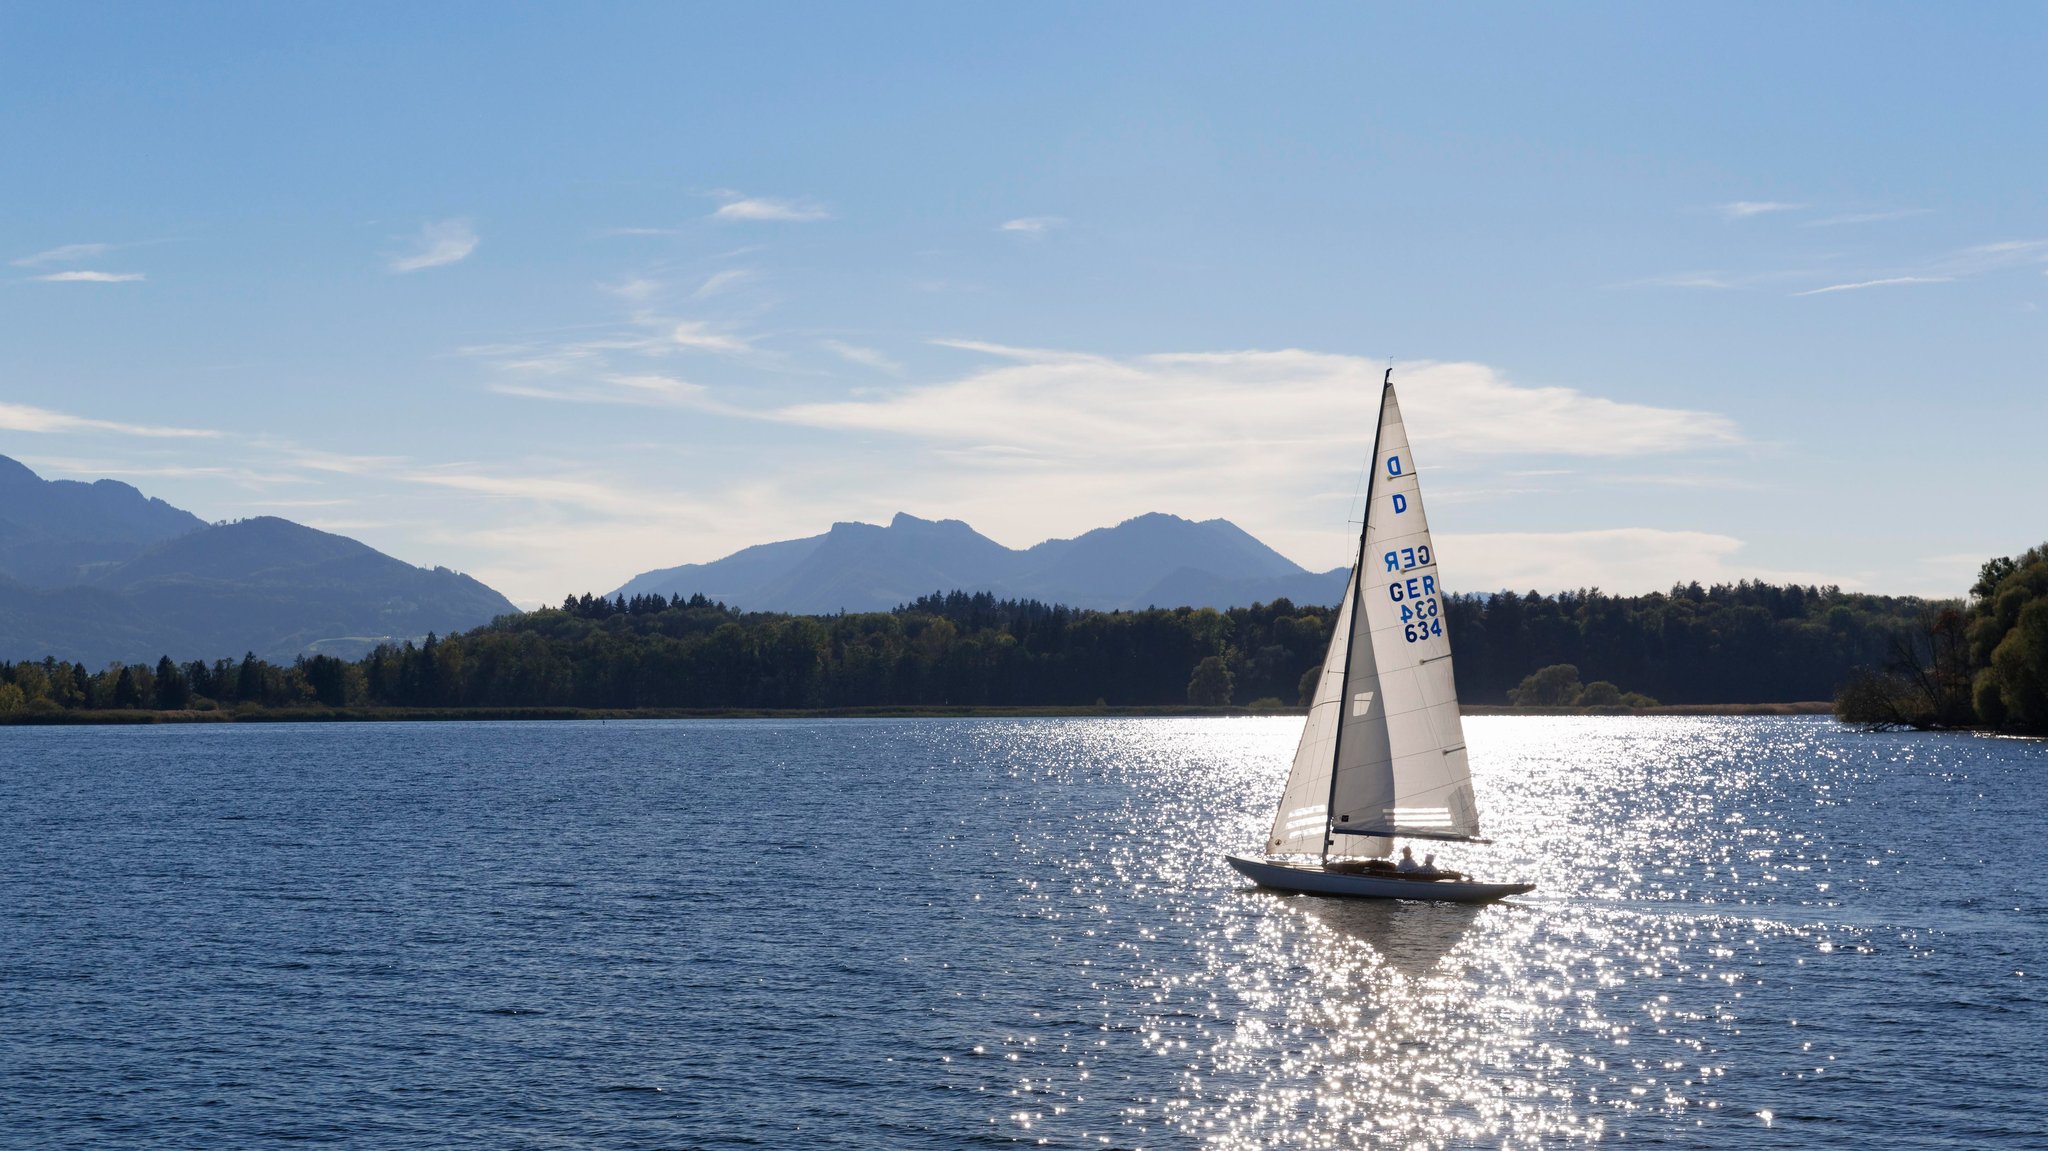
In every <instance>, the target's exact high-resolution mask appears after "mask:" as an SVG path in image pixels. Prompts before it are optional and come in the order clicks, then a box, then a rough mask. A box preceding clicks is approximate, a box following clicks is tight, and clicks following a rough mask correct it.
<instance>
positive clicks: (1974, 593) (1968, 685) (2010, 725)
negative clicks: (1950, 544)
mask: <svg viewBox="0 0 2048 1151" xmlns="http://www.w3.org/2000/svg"><path fill="white" fill-rule="evenodd" d="M1835 714H1836V716H1837V717H1839V718H1840V719H1842V720H1843V721H1845V722H1848V723H1857V724H1862V725H1863V726H1865V727H1871V728H1897V727H1911V728H1919V729H1931V728H1983V729H1989V730H1998V731H2014V732H2026V733H2048V544H2043V545H2041V546H2040V547H2036V548H2031V549H2029V550H2027V551H2025V552H2023V553H2021V554H2020V555H2017V556H2001V557H1999V558H1997V559H1994V560H1990V561H1988V562H1987V563H1985V564H1984V566H1983V568H1982V569H1981V570H1980V571H1979V572H1978V574H1977V582H1976V584H1975V585H1973V586H1972V587H1971V588H1970V596H1969V599H1968V600H1967V601H1965V602H1964V603H1962V604H1937V605H1934V606H1933V607H1932V608H1931V609H1930V610H1928V611H1926V612H1923V613H1921V615H1920V617H1919V618H1918V619H1916V620H1915V621H1913V624H1912V626H1910V627H1907V628H1902V629H1900V630H1899V631H1898V632H1896V633H1895V634H1894V635H1893V637H1892V640H1891V643H1890V646H1889V647H1888V649H1887V651H1886V653H1885V658H1884V659H1883V660H1880V661H1873V662H1872V663H1870V664H1867V665H1865V666H1864V667H1861V668H1859V669H1857V670H1856V671H1855V672H1854V673H1853V674H1852V675H1851V676H1850V679H1849V681H1848V682H1847V683H1846V684H1845V685H1844V687H1843V689H1842V691H1841V692H1840V693H1839V694H1838V695H1837V697H1836V702H1835Z"/></svg>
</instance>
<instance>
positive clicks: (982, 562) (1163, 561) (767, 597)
mask: <svg viewBox="0 0 2048 1151" xmlns="http://www.w3.org/2000/svg"><path fill="white" fill-rule="evenodd" d="M1343 585H1344V580H1343V574H1342V573H1341V572H1339V573H1335V574H1334V575H1333V574H1332V573H1328V572H1324V573H1312V572H1308V571H1306V570H1304V569H1303V568H1302V567H1301V566H1300V565H1298V564H1296V563H1294V562H1293V561H1292V560H1289V559H1288V558H1287V557H1285V556H1283V555H1281V554H1280V553H1278V552H1276V551H1274V550H1273V549H1271V548H1269V547H1267V546H1266V545H1264V544H1262V543H1260V542H1259V541H1258V540H1257V539H1256V538H1255V537H1253V536H1252V535H1251V534H1250V533H1248V532H1246V531H1245V530H1244V529H1242V528H1240V527H1238V526H1237V525H1236V524H1233V523H1231V522H1230V521H1229V520H1226V519H1220V518H1219V519H1209V520H1202V521H1199V522H1198V521H1195V520H1190V519H1186V518H1184V517H1181V516H1177V515H1171V514H1169V513H1166V512H1146V513H1144V514H1143V515H1137V516H1132V517H1131V518H1129V519H1126V520H1124V521H1123V522H1122V523H1119V524H1117V525H1116V526H1115V527H1106V528H1096V529H1094V530H1092V531H1088V532H1084V533H1082V534H1081V535H1079V536H1076V537H1074V538H1073V539H1053V540H1046V541H1045V542H1043V543H1040V544H1037V545H1034V546H1032V547H1030V548H1026V549H1023V550H1018V549H1014V548H1008V547H1004V546H1003V545H1002V544H999V543H997V542H996V541H994V540H992V539H989V538H988V537H987V536H984V535H982V534H981V533H980V532H977V531H975V530H974V528H973V527H971V526H969V525H968V524H967V523H966V522H964V521H962V520H954V519H945V520H928V519H924V518H922V517H919V516H915V515H912V514H910V513H909V512H897V513H896V514H895V515H894V516H893V517H891V518H890V520H889V523H888V525H887V526H886V527H884V526H878V525H875V524H867V523H857V522H840V523H835V524H833V525H832V527H831V529H830V530H829V531H827V532H825V533H824V534H822V535H818V536H811V537H808V538H806V539H800V540H784V541H782V542H779V543H772V544H757V545H755V546H753V547H750V548H745V549H742V550H741V551H738V552H735V553H734V554H732V555H730V556H727V557H725V558H724V559H721V560H716V561H713V562H711V563H703V564H685V565H683V566H681V567H674V568H663V569H659V570H656V571H650V572H645V573H642V574H641V575H638V576H635V577H634V578H633V579H632V580H629V581H628V582H627V583H626V584H625V585H624V586H622V587H620V588H619V589H618V590H617V591H616V592H614V593H613V594H623V595H628V596H632V595H641V594H650V593H651V594H655V595H664V596H666V595H684V596H688V595H696V594H702V595H705V596H708V597H710V598H712V599H717V600H722V601H724V602H726V603H730V604H733V605H735V606H737V607H741V608H745V609H748V610H752V611H787V612H834V611H881V610H887V609H889V608H892V607H895V606H896V605H898V604H902V603H907V602H910V601H911V600H914V599H916V598H918V597H919V596H922V595H928V594H930V593H931V592H934V591H939V592H950V591H967V592H982V591H986V592H991V593H994V594H996V595H1000V596H1005V597H1011V598H1028V599H1038V600H1044V601H1047V602H1053V603H1062V604H1067V605H1069V606H1073V607H1090V608H1126V607H1146V606H1151V605H1153V604H1154V603H1158V606H1162V607H1166V606H1173V607H1178V606H1181V603H1180V602H1179V601H1178V600H1176V601H1175V602H1174V603H1171V604H1168V603H1164V602H1160V601H1161V597H1168V598H1170V597H1175V596H1186V597H1192V598H1191V600H1190V602H1189V605H1188V606H1197V607H1229V606H1233V605H1236V604H1248V603H1252V602H1255V601H1261V600H1271V599H1277V598H1280V597H1282V596H1285V597H1287V598H1290V599H1294V600H1297V601H1299V602H1302V603H1320V602H1334V601H1335V600H1336V599H1337V598H1338V597H1339V596H1340V595H1341V594H1342V593H1343ZM1195 600H1199V601H1200V602H1193V601H1195Z"/></svg>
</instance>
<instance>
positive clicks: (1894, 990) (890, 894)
mask: <svg viewBox="0 0 2048 1151" xmlns="http://www.w3.org/2000/svg"><path fill="white" fill-rule="evenodd" d="M1467 724H1468V736H1469V741H1470V746H1471V758H1472V762H1473V764H1474V765H1475V772H1476V775H1477V790H1478V793H1479V800H1480V804H1481V806H1482V810H1483V812H1484V817H1485V820H1486V822H1487V825H1488V831H1489V833H1490V834H1491V835H1493V836H1494V837H1495V838H1496V839H1497V841H1498V842H1497V843H1496V845H1495V846H1492V847H1471V846H1467V847H1461V848H1455V849H1446V850H1445V851H1443V852H1442V855H1443V856H1444V857H1445V860H1446V861H1447V862H1450V863H1451V864H1453V865H1454V866H1459V867H1464V868H1467V869H1477V870H1480V871H1482V872H1484V873H1486V874H1488V875H1490V876H1500V877H1515V878H1534V879H1536V880H1537V881H1539V882H1540V884H1541V886H1540V887H1539V888H1538V889H1537V891H1536V892H1534V893H1533V894H1531V895H1529V896H1525V897H1521V898H1519V899H1517V900H1514V901H1511V902H1509V903H1505V904H1498V905H1493V906H1489V907H1484V908H1468V907H1456V906H1438V905H1425V904H1407V903H1394V904H1389V903H1372V902H1344V901H1332V900H1327V899H1321V898H1316V897H1305V896H1281V895H1275V894H1271V893H1266V892H1260V891H1255V890H1252V889H1249V888H1246V887H1245V886H1243V885H1242V884H1241V883H1240V882H1239V881H1238V879H1237V878H1236V876H1235V875H1234V874H1233V873H1231V872H1230V871H1229V870H1228V869H1227V868H1226V867H1225V866H1224V865H1223V864H1222V862H1221V859H1220V853H1221V852H1222V851H1224V850H1226V849H1239V850H1241V849H1246V848H1250V847H1253V846H1254V845H1256V844H1258V843H1259V842H1260V840H1261V836H1262V834H1263V832H1264V827H1265V823H1266V821H1267V820H1268V819H1269V818H1270V814H1271V808H1272V804H1273V802H1274V800H1275V797H1276V795H1277V792H1278V788H1279V783H1280V778H1281V776H1282V775H1283V774H1284V772H1285V769H1286V761H1287V758H1288V755H1289V753H1290V751H1291V749H1292V745H1293V741H1294V738H1295V735H1296V733H1297V732H1298V731H1299V726H1300V721H1299V720H1291V721H1290V720H1283V719H1274V720H1264V719H1234V720H1153V719H1142V720H958V721H928V720H903V721H848V720H832V721H816V722H808V721H807V722H773V721H762V722H753V721H726V722H649V723H612V724H531V725H528V724H475V725H470V724H438V725H437V724H417V725H388V726H387V725H332V726H267V725H242V726H232V727H228V726H222V727H165V728H141V729H136V728H98V729H68V730H67V729H23V728H12V729H0V1146H6V1147H24V1148H26V1147H36V1148H45V1147H138V1146H150V1147H193V1148H222V1147H237V1148H244V1147H271V1146H279V1145H283V1144H287V1143H290V1144H300V1143H308V1142H316V1143H317V1142H334V1143H345V1144H348V1145H351V1146H365V1147H475V1148H523V1147H558V1146H577V1147H606V1148H637V1147H648V1148H655V1147H660V1148H737V1147H760V1146H773V1147H785V1146H803V1147H931V1148H954V1147H961V1146H971V1145H981V1144H988V1145H994V1144H1010V1143H1023V1144H1027V1145H1040V1144H1042V1145H1046V1146H1055V1147H1162V1148H1164V1147H1220V1148H1263V1147H1281V1146H1285V1147H1377V1146H1404V1147H1405V1146H1425V1147H1427V1146H1463V1145H1486V1146H1503V1145H1506V1146H1539V1145H1541V1146H1552V1145H1557V1144H1560V1143H1571V1142H1603V1143H1634V1142H1641V1141H1650V1142H1654V1143H1659V1144H1662V1145H1668V1146H1701V1147H1734V1148H1748V1147H1772V1146H1784V1147H1793V1146H1798V1147H1809V1146H1838V1147H1862V1146H1867V1145H1882V1146H1887V1147H1999V1146H2005V1147H2020V1146H2032V1147H2040V1146H2044V1145H2048V1137H2044V1135H2043V1132H2048V1093H2044V1092H2043V1090H2042V1088H2043V1086H2044V1071H2043V1062H2042V1059H2043V1056H2042V1054H2041V1051H2042V1049H2043V1047H2044V1044H2048V995H2044V993H2043V990H2042V987H2043V976H2044V975H2048V878H2044V875H2048V867H2044V864H2048V847H2044V844H2043V840H2042V831H2043V828H2044V826H2048V820H2044V815H2048V745H2044V744H2043V743H2040V742H2030V741H2022V740H2002V739H1993V738H1984V737H1973V736H1955V735H1923V734H1896V735H1868V734H1861V733H1855V732H1848V731H1842V730H1840V729H1838V728H1837V727H1835V726H1834V725H1833V724H1832V723H1831V722H1829V721H1826V720H1821V719H1689V718H1688V719H1665V718H1656V719H1650V718H1640V719H1635V718H1588V719H1577V718H1545V719H1535V718H1482V719H1472V720H1468V721H1467Z"/></svg>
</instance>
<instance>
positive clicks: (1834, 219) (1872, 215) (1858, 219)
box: [1800, 208, 1934, 228]
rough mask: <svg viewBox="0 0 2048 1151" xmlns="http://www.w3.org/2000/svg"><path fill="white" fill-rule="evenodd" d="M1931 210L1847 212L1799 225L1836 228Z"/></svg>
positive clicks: (1922, 213)
mask: <svg viewBox="0 0 2048 1151" xmlns="http://www.w3.org/2000/svg"><path fill="white" fill-rule="evenodd" d="M1933 211H1934V209H1932V208H1894V209H1892V210H1891V211H1888V212H1849V213H1845V214H1843V215H1840V216H1826V217H1823V218H1821V219H1818V220H1808V221H1806V222H1805V223H1804V224H1801V225H1800V227H1802V228H1837V227H1842V226H1845V225H1850V224H1884V223H1889V222H1891V221H1893V220H1905V219H1910V218H1911V217H1914V216H1925V215H1927V214H1929V213H1931V212H1933Z"/></svg>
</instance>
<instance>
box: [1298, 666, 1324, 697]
mask: <svg viewBox="0 0 2048 1151" xmlns="http://www.w3.org/2000/svg"><path fill="white" fill-rule="evenodd" d="M1322 679H1323V665H1322V664H1317V665H1315V666H1314V667H1312V668H1310V669H1308V670H1307V671H1305V672H1302V673H1301V680H1300V682H1298V683H1296V684H1295V685H1294V696H1295V698H1296V699H1298V700H1300V701H1301V702H1300V704H1299V705H1298V706H1301V707H1308V706H1311V705H1312V704H1314V703H1315V701H1316V686H1317V685H1318V684H1320V683H1321V682H1322Z"/></svg>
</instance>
